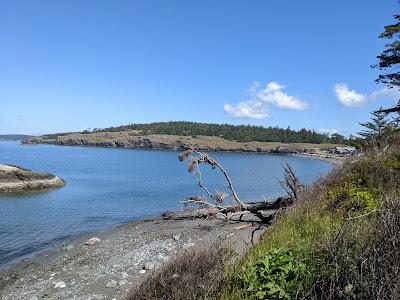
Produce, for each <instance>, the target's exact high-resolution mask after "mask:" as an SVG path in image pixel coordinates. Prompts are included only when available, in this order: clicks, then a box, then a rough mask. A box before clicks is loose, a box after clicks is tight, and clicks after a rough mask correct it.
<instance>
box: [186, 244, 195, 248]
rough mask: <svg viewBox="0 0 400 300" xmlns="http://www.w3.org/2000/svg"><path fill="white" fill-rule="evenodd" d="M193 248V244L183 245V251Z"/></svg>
mask: <svg viewBox="0 0 400 300" xmlns="http://www.w3.org/2000/svg"><path fill="white" fill-rule="evenodd" d="M193 246H195V243H187V244H185V245H183V249H188V248H190V247H193Z"/></svg>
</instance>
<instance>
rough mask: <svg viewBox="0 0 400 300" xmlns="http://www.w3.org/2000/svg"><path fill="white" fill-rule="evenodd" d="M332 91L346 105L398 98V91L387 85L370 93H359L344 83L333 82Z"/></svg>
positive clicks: (399, 96) (359, 104)
mask: <svg viewBox="0 0 400 300" xmlns="http://www.w3.org/2000/svg"><path fill="white" fill-rule="evenodd" d="M333 91H334V93H335V95H336V98H337V100H338V101H339V102H340V103H341V104H342V105H343V106H347V107H354V106H362V105H363V104H365V103H367V102H371V101H376V100H389V101H393V102H396V103H397V101H398V99H399V98H400V91H398V90H396V89H389V88H387V87H385V88H383V89H380V90H376V91H373V92H372V93H370V94H361V93H358V92H356V91H355V90H350V89H349V87H348V85H347V84H345V83H337V84H335V86H334V88H333Z"/></svg>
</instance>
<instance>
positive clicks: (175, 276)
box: [171, 273, 179, 279]
mask: <svg viewBox="0 0 400 300" xmlns="http://www.w3.org/2000/svg"><path fill="white" fill-rule="evenodd" d="M171 278H172V279H178V278H179V275H178V274H176V273H175V274H174V275H172V276H171Z"/></svg>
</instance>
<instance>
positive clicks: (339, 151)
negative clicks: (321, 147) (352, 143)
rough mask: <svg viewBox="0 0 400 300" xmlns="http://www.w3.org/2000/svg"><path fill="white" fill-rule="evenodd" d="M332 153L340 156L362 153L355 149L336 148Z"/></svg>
mask: <svg viewBox="0 0 400 300" xmlns="http://www.w3.org/2000/svg"><path fill="white" fill-rule="evenodd" d="M330 152H331V153H334V154H340V155H357V154H359V153H360V151H358V150H357V149H356V148H355V147H335V148H332V149H330Z"/></svg>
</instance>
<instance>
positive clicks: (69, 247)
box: [64, 245, 75, 251]
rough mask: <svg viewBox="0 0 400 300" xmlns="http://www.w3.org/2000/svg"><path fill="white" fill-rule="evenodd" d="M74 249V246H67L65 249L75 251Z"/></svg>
mask: <svg viewBox="0 0 400 300" xmlns="http://www.w3.org/2000/svg"><path fill="white" fill-rule="evenodd" d="M74 248H75V246H74V245H67V246H65V247H64V250H66V251H70V250H72V249H74Z"/></svg>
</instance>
